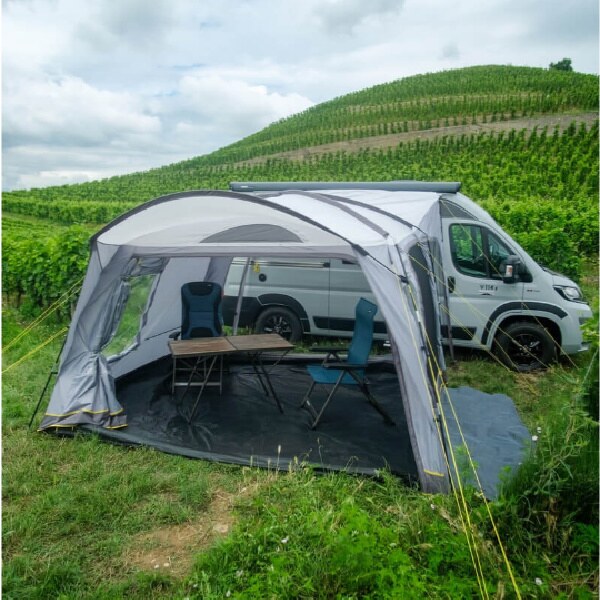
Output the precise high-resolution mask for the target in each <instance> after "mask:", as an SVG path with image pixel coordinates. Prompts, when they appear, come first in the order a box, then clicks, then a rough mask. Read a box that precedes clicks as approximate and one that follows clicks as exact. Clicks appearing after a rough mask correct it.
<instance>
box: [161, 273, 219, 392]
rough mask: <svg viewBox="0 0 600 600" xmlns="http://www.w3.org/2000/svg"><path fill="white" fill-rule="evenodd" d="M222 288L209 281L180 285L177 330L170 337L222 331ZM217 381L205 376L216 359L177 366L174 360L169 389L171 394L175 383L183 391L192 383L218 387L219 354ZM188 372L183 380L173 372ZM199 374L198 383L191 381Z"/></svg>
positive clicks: (182, 363)
mask: <svg viewBox="0 0 600 600" xmlns="http://www.w3.org/2000/svg"><path fill="white" fill-rule="evenodd" d="M221 299H222V288H221V286H220V285H219V284H218V283H215V282H212V281H194V282H189V283H185V284H183V285H182V286H181V331H178V332H176V333H173V334H171V336H170V337H171V339H173V340H177V339H178V338H181V340H191V339H195V338H203V337H218V336H220V335H222V334H223V317H222V313H221ZM219 359H220V361H221V362H220V365H219V380H218V382H214V383H213V382H211V383H209V382H208V377H209V376H210V373H211V371H212V367H213V366H214V362H215V361H216V357H211V361H212V364H211V363H209V362H208V361H207V360H205V359H197V360H195V361H185V360H181V359H180V362H181V364H180V365H179V366H178V365H177V361H176V360H174V365H173V379H172V385H171V392H172V393H175V386H177V385H185V386H186V389H185V392H184V395H185V394H186V393H187V390H188V389H189V388H190V386H192V385H201V386H202V389H204V387H205V386H206V385H218V386H219V391H221V389H222V377H223V357H222V356H220V357H219ZM178 371H183V372H187V373H189V377H188V378H187V381H185V382H177V372H178ZM197 377H200V382H199V383H197V382H194V378H197Z"/></svg>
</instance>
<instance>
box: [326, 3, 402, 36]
mask: <svg viewBox="0 0 600 600" xmlns="http://www.w3.org/2000/svg"><path fill="white" fill-rule="evenodd" d="M403 6H404V0H369V1H368V2H365V1H364V0H324V1H323V2H320V3H319V5H318V6H317V7H316V8H315V12H317V14H318V17H319V19H320V21H321V23H322V24H323V26H324V27H325V29H327V30H328V31H331V32H334V33H347V34H350V33H352V31H353V30H354V29H355V28H356V27H357V26H359V25H360V24H362V23H364V22H365V21H369V20H380V19H383V18H386V17H388V16H390V15H393V14H397V13H399V12H400V11H401V10H402V7H403Z"/></svg>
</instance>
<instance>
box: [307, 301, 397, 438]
mask: <svg viewBox="0 0 600 600" xmlns="http://www.w3.org/2000/svg"><path fill="white" fill-rule="evenodd" d="M376 313H377V306H376V305H375V304H373V303H372V302H369V301H368V300H366V299H365V298H361V299H360V300H359V301H358V304H357V305H356V320H355V322H354V332H353V334H352V342H351V343H350V347H349V348H348V355H347V358H346V360H342V359H341V358H340V356H339V353H340V352H342V351H343V350H345V348H339V347H331V346H328V347H315V348H313V350H315V351H320V352H326V353H327V355H326V357H325V360H324V361H323V363H322V364H321V365H308V366H307V367H306V368H307V370H308V373H309V375H310V376H311V377H312V383H311V385H310V388H309V389H308V391H307V392H306V394H305V396H304V399H303V400H302V403H301V404H300V407H306V408H307V409H308V411H309V412H310V413H311V415H312V416H313V418H314V421H313V423H312V425H311V428H312V429H316V427H317V425H318V424H319V421H320V420H321V417H322V416H323V413H324V412H325V409H326V408H327V406H328V405H329V403H330V402H331V399H332V398H333V396H334V394H335V393H336V392H337V390H338V388H339V387H340V385H356V386H358V389H359V390H360V391H361V392H362V393H363V394H364V395H365V396H366V398H367V400H368V401H369V403H370V404H371V405H372V406H373V407H374V408H375V409H376V410H377V411H378V412H379V413H380V414H381V415H382V416H383V418H384V419H385V420H386V422H388V423H390V424H392V425H393V424H394V421H393V420H392V418H391V417H390V416H389V415H388V414H387V412H386V411H385V410H384V409H383V408H382V406H381V405H380V404H379V402H377V400H376V399H375V398H374V397H373V396H372V395H371V393H370V391H369V386H368V383H367V379H366V376H365V369H366V368H367V363H368V360H369V353H370V352H371V346H372V344H373V319H374V317H375V314H376ZM317 384H321V385H328V386H333V389H332V390H331V392H330V393H329V396H327V399H326V400H325V402H324V403H323V406H322V407H321V410H320V411H319V412H317V411H316V410H315V408H314V407H313V406H312V404H311V403H310V396H311V394H312V392H313V390H314V388H315V386H316V385H317Z"/></svg>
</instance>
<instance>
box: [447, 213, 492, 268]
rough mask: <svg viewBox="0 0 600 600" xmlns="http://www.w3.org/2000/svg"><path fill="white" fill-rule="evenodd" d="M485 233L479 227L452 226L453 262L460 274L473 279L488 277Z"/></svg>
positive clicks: (451, 250) (460, 224)
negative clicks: (484, 241)
mask: <svg viewBox="0 0 600 600" xmlns="http://www.w3.org/2000/svg"><path fill="white" fill-rule="evenodd" d="M483 249H484V245H483V232H482V230H481V227H479V226H478V225H467V224H462V223H454V224H452V225H450V252H451V253H452V262H453V263H454V266H455V267H456V269H457V270H458V271H459V272H460V273H464V274H465V275H470V276H471V277H488V271H487V261H486V258H485V255H484V250H483Z"/></svg>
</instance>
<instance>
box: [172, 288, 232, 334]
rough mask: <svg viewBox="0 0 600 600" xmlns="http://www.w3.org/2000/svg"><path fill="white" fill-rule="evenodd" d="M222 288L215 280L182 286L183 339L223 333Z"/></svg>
mask: <svg viewBox="0 0 600 600" xmlns="http://www.w3.org/2000/svg"><path fill="white" fill-rule="evenodd" d="M221 291H222V289H221V286H220V285H219V284H218V283H214V282H213V281H195V282H190V283H184V284H183V285H182V286H181V339H182V340H190V339H192V338H197V337H216V336H218V335H222V333H223V317H222V315H221V298H222V293H221Z"/></svg>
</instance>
